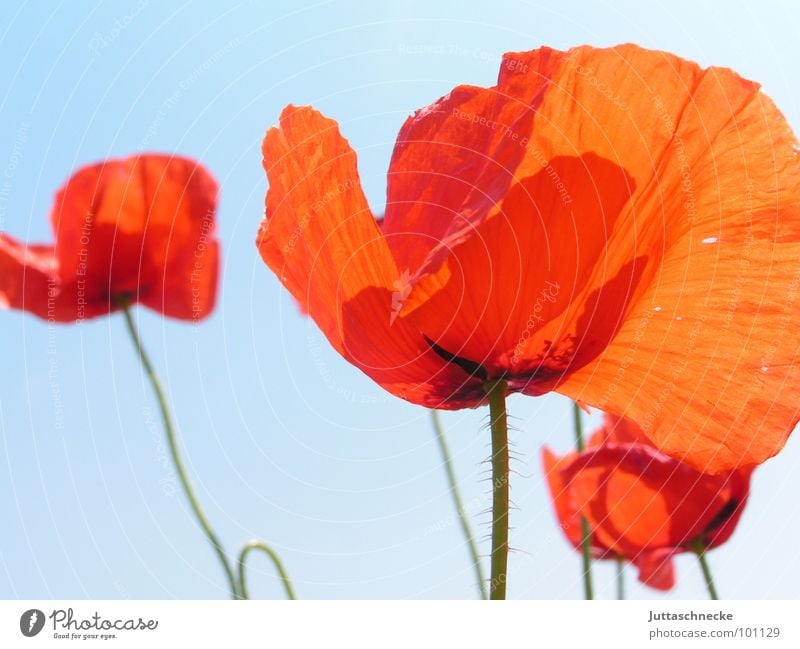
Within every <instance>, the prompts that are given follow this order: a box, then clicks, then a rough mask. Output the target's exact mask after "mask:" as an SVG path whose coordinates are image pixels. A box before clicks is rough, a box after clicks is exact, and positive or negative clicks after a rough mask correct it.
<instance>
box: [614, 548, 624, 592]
mask: <svg viewBox="0 0 800 649" xmlns="http://www.w3.org/2000/svg"><path fill="white" fill-rule="evenodd" d="M616 562H617V599H625V560H624V559H623V558H622V557H621V556H619V555H617V558H616Z"/></svg>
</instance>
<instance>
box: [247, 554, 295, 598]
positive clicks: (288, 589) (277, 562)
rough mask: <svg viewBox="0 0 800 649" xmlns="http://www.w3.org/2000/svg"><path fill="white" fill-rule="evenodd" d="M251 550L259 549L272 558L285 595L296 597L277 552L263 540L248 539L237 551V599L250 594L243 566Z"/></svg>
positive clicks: (248, 596)
mask: <svg viewBox="0 0 800 649" xmlns="http://www.w3.org/2000/svg"><path fill="white" fill-rule="evenodd" d="M253 550H261V551H262V552H263V553H264V554H266V555H267V556H268V557H269V558H270V559H271V560H272V563H273V565H274V566H275V569H276V570H277V571H278V576H279V577H280V578H281V581H282V582H283V588H284V590H285V591H286V597H287V598H288V599H297V595H295V592H294V588H292V582H291V580H290V579H289V575H288V574H287V573H286V569H285V568H284V567H283V562H282V561H281V559H280V557H279V556H278V555H277V553H276V552H275V551H274V550H273V549H272V548H271V547H269V546H268V545H267V544H266V543H264V542H263V541H248V542H247V543H245V545H244V547H243V548H242V550H241V552H239V561H238V565H239V599H250V595H249V594H248V592H247V581H246V580H245V575H244V568H245V561H246V560H247V555H248V554H250V552H252V551H253Z"/></svg>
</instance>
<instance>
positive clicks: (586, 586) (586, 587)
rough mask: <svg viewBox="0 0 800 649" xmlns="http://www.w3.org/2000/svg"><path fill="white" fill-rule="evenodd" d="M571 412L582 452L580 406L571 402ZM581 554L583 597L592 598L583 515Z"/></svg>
mask: <svg viewBox="0 0 800 649" xmlns="http://www.w3.org/2000/svg"><path fill="white" fill-rule="evenodd" d="M572 413H573V416H574V419H575V448H577V449H578V453H582V452H583V450H584V448H586V445H585V444H584V441H583V420H582V419H581V407H580V406H579V405H578V404H577V403H575V402H573V404H572ZM581 555H582V556H583V595H584V599H594V589H593V588H592V532H591V530H590V529H589V521H588V520H586V517H585V516H581Z"/></svg>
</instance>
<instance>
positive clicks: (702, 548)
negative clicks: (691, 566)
mask: <svg viewBox="0 0 800 649" xmlns="http://www.w3.org/2000/svg"><path fill="white" fill-rule="evenodd" d="M707 549H708V548H707V547H706V545H705V543H703V541H702V539H696V540H695V541H693V542H692V551H693V552H694V553H695V554H696V555H697V559H698V561H699V562H700V569H701V570H702V571H703V578H704V579H705V581H706V588H708V596H709V597H710V598H711V599H719V595H718V594H717V587H716V586H715V585H714V577H713V576H712V575H711V568H710V567H709V565H708V560H707V559H706V550H707Z"/></svg>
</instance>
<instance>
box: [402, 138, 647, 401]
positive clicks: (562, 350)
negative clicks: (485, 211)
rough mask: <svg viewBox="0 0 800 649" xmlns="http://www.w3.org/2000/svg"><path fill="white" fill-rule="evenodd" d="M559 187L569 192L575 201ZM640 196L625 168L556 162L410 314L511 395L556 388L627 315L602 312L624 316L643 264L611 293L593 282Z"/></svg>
mask: <svg viewBox="0 0 800 649" xmlns="http://www.w3.org/2000/svg"><path fill="white" fill-rule="evenodd" d="M551 172H552V173H555V174H556V175H557V177H558V178H560V179H561V180H559V181H558V182H554V180H553V177H552V175H551ZM560 186H564V187H567V188H569V194H568V195H566V196H567V198H565V195H563V194H562V190H561V189H560ZM632 191H633V187H632V184H631V181H630V178H628V176H627V174H626V173H625V172H624V170H622V169H620V168H619V167H617V166H616V165H614V164H612V163H610V162H608V161H607V160H603V159H601V158H598V157H597V156H595V155H593V154H591V153H589V154H586V155H584V156H581V157H579V158H572V157H563V158H559V159H558V160H553V162H552V164H551V167H550V170H539V171H538V172H537V173H536V174H534V175H533V176H531V177H529V178H525V179H523V180H521V181H519V182H518V183H516V184H515V185H514V186H513V187H512V189H511V191H510V192H509V193H508V194H507V196H506V197H505V199H504V200H503V203H502V205H501V209H502V211H501V213H500V214H498V215H497V216H495V217H493V218H491V219H489V220H487V221H485V222H483V223H482V224H480V225H479V226H478V227H477V228H475V229H474V232H473V234H472V235H471V236H470V237H468V238H467V239H466V240H464V241H463V242H462V243H460V244H458V245H456V246H455V247H454V248H453V249H452V250H450V251H448V254H447V257H446V259H445V261H444V263H443V265H441V267H440V268H439V269H438V270H437V271H436V272H433V273H431V274H427V275H424V276H423V277H422V278H421V279H419V280H418V281H417V282H416V284H415V286H414V290H413V291H412V293H411V295H410V296H409V300H408V302H407V304H406V307H405V312H406V313H408V314H409V317H410V318H412V319H413V321H414V322H415V323H416V324H417V326H419V327H420V328H421V329H422V330H423V331H424V333H425V334H426V335H427V336H428V337H429V338H431V339H432V340H434V341H435V342H436V343H437V344H438V345H440V346H441V347H443V348H445V349H447V350H449V351H450V352H452V353H454V354H456V355H458V356H462V357H466V358H468V359H471V360H473V361H475V362H478V363H480V364H481V365H483V366H484V367H486V368H487V370H488V373H489V376H490V377H494V376H507V377H510V381H511V387H512V388H513V389H524V390H525V391H530V392H533V393H542V392H545V391H547V390H549V389H550V387H551V385H552V383H553V381H557V380H559V379H560V377H561V376H562V375H563V373H564V372H565V371H566V370H567V368H570V369H572V370H574V368H576V367H577V366H579V365H583V364H586V363H587V362H589V360H591V359H592V358H594V357H595V356H596V355H597V354H598V353H600V352H601V351H602V350H603V348H604V347H605V345H606V344H607V343H608V341H609V340H610V339H611V337H612V336H613V334H614V332H615V329H616V325H617V324H618V322H619V317H617V318H612V317H595V312H596V311H600V312H602V313H603V314H604V315H609V316H610V315H613V314H620V313H622V312H624V311H625V308H626V299H627V297H628V296H629V295H630V284H631V282H635V281H636V278H637V277H638V275H637V274H636V273H638V274H641V272H642V269H643V266H644V263H642V264H641V265H640V266H641V268H640V269H639V270H638V271H637V270H636V267H635V266H634V265H630V266H629V267H628V269H627V271H628V272H627V274H625V275H623V276H620V277H618V278H616V279H615V280H612V281H609V282H607V283H606V285H605V286H602V287H597V286H595V285H594V284H591V283H590V282H589V280H590V278H591V277H592V275H593V273H594V270H595V267H596V266H597V265H598V264H602V263H603V256H604V249H605V242H606V240H607V239H608V236H609V233H610V232H611V231H612V230H613V228H614V222H615V220H616V219H617V217H618V216H619V213H620V210H622V209H623V208H624V206H625V205H626V204H627V202H628V200H629V198H630V195H631V192H632ZM570 196H571V197H570ZM634 271H635V272H634ZM632 272H634V274H631V273H632ZM618 284H619V286H618Z"/></svg>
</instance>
